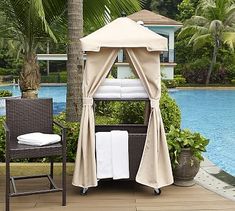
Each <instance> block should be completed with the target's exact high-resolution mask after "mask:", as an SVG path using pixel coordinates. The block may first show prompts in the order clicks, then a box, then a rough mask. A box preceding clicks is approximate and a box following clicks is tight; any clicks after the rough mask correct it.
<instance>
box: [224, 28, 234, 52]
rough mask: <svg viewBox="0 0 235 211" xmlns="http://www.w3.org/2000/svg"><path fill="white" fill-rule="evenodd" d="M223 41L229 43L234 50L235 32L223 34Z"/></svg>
mask: <svg viewBox="0 0 235 211" xmlns="http://www.w3.org/2000/svg"><path fill="white" fill-rule="evenodd" d="M223 42H224V43H225V44H227V45H228V46H229V47H230V48H231V49H232V50H233V51H234V47H235V32H225V33H224V34H223Z"/></svg>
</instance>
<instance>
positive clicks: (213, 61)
mask: <svg viewBox="0 0 235 211" xmlns="http://www.w3.org/2000/svg"><path fill="white" fill-rule="evenodd" d="M217 52H218V46H217V43H216V44H215V46H214V50H213V56H212V60H211V64H210V68H209V71H208V73H207V77H206V85H208V84H209V83H210V78H211V72H212V70H213V67H214V65H215V63H216V58H217Z"/></svg>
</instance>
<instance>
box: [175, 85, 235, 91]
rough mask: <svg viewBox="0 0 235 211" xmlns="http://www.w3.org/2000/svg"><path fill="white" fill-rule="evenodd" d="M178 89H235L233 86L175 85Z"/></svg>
mask: <svg viewBox="0 0 235 211" xmlns="http://www.w3.org/2000/svg"><path fill="white" fill-rule="evenodd" d="M175 89H178V90H235V86H202V87H197V86H189V87H176V88H175Z"/></svg>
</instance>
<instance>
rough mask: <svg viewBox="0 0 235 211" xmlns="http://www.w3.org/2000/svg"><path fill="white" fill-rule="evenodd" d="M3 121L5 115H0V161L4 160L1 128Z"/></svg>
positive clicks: (3, 138) (2, 130)
mask: <svg viewBox="0 0 235 211" xmlns="http://www.w3.org/2000/svg"><path fill="white" fill-rule="evenodd" d="M3 121H5V117H3V116H1V117H0V162H4V161H5V132H4V129H3Z"/></svg>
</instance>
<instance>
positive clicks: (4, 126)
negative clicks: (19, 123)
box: [3, 122, 10, 133]
mask: <svg viewBox="0 0 235 211" xmlns="http://www.w3.org/2000/svg"><path fill="white" fill-rule="evenodd" d="M3 128H4V130H5V132H6V133H10V129H9V127H8V126H7V123H6V122H3Z"/></svg>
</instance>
